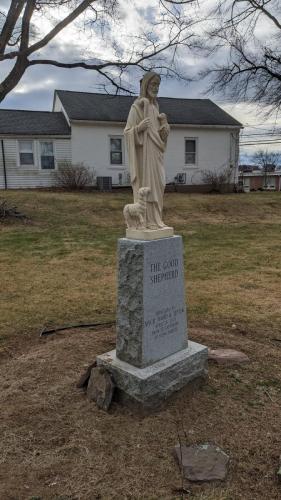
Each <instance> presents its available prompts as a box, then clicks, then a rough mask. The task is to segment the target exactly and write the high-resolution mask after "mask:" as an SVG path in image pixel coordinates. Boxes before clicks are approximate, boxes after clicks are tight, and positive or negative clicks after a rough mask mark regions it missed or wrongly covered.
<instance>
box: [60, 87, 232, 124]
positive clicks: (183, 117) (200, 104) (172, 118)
mask: <svg viewBox="0 0 281 500" xmlns="http://www.w3.org/2000/svg"><path fill="white" fill-rule="evenodd" d="M56 92H57V94H58V96H59V98H60V100H61V102H62V104H63V107H64V109H65V111H66V113H67V115H68V117H69V119H70V120H93V121H109V122H111V121H112V122H126V120H127V116H128V113H129V109H130V107H131V105H132V103H133V101H134V100H135V99H136V97H130V96H122V95H118V96H112V95H108V94H94V93H88V92H73V91H69V90H56ZM158 102H159V106H160V111H161V112H162V113H166V114H167V116H168V121H169V123H171V124H185V125H220V126H224V125H228V126H234V127H241V126H242V125H241V123H239V122H238V121H237V120H235V119H234V118H232V116H230V115H229V114H228V113H226V112H225V111H223V110H222V109H221V108H220V107H219V106H217V105H216V104H215V103H214V102H212V101H210V100H209V99H176V98H170V97H159V98H158Z"/></svg>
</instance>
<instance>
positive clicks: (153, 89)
mask: <svg viewBox="0 0 281 500" xmlns="http://www.w3.org/2000/svg"><path fill="white" fill-rule="evenodd" d="M159 85H160V80H159V78H157V76H154V77H153V78H151V80H150V82H149V83H148V85H147V96H148V97H149V98H150V99H155V97H157V94H158V90H159Z"/></svg>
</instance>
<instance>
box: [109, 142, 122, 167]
mask: <svg viewBox="0 0 281 500" xmlns="http://www.w3.org/2000/svg"><path fill="white" fill-rule="evenodd" d="M122 146H123V145H122V137H110V164H111V165H122V164H123V147H122Z"/></svg>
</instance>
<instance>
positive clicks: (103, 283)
mask: <svg viewBox="0 0 281 500" xmlns="http://www.w3.org/2000/svg"><path fill="white" fill-rule="evenodd" d="M2 195H3V196H5V198H6V199H7V200H8V201H9V202H10V203H11V204H16V205H17V207H18V208H19V209H20V210H21V211H22V212H24V213H26V214H27V215H28V216H29V217H30V218H31V223H28V224H24V223H22V222H20V221H17V222H4V223H0V276H1V288H0V317H1V322H0V361H1V366H0V372H1V376H2V379H3V383H2V389H1V396H0V405H1V408H2V410H1V411H2V412H3V415H2V416H1V423H0V429H1V435H2V436H3V439H2V443H1V444H0V447H2V449H1V457H0V483H1V485H0V498H1V499H2V498H3V500H9V499H11V500H12V499H15V500H17V499H19V500H22V499H23V500H25V499H27V500H31V499H33V500H35V498H36V499H38V500H39V499H40V500H46V499H50V500H51V499H52V500H53V499H56V500H66V499H68V500H74V499H83V500H84V499H89V500H92V499H95V498H97V499H98V498H100V499H107V498H116V499H123V498H124V499H125V498H126V499H127V498H132V499H135V498H140V499H141V498H144V499H154V498H155V499H158V498H161V499H162V498H163V499H165V498H167V499H170V498H180V494H179V493H177V488H179V487H180V485H181V479H180V474H179V471H178V468H177V466H176V464H175V462H174V459H173V457H172V456H171V448H172V447H173V445H174V444H176V442H177V439H178V438H177V435H178V432H181V433H182V434H183V439H186V436H187V437H188V442H191V443H192V442H206V441H208V442H215V443H216V444H218V445H219V446H221V447H223V448H224V449H225V450H226V451H227V452H228V453H229V454H230V456H231V470H230V473H229V476H228V478H227V481H226V482H225V483H221V484H216V485H213V484H212V485H194V484H187V485H185V486H186V488H187V490H190V493H189V494H186V495H185V498H196V499H202V500H203V499H209V500H232V499H242V500H248V499H249V500H258V499H260V498H265V499H268V500H272V499H275V498H276V499H277V498H281V486H279V485H278V482H277V479H276V469H277V467H278V458H279V455H280V454H281V442H280V439H279V434H280V413H281V406H280V405H281V363H280V361H281V342H278V341H276V340H272V339H276V338H280V340H281V312H280V306H281V284H280V282H281V194H280V193H251V194H245V195H220V196H211V195H187V194H179V193H169V194H166V195H165V215H164V220H165V222H166V223H167V224H168V225H171V226H173V227H174V228H175V232H176V234H181V235H182V236H183V240H184V251H185V271H186V294H187V304H188V314H189V326H190V336H191V338H192V339H193V340H195V341H199V342H202V343H205V344H206V345H208V346H209V347H212V348H215V347H232V348H236V349H241V350H243V351H244V352H246V354H248V355H249V357H250V358H251V363H250V364H248V365H243V366H242V365H241V366H238V367H231V368H222V367H216V366H213V365H210V375H209V379H208V382H207V383H206V384H205V385H204V386H203V387H202V388H201V389H200V390H199V391H196V392H194V394H190V391H188V390H186V391H181V393H180V394H178V395H176V396H175V397H174V398H172V399H171V401H169V403H168V405H167V407H166V408H165V409H164V410H163V411H161V412H160V413H158V414H156V415H151V416H147V417H145V418H140V417H138V416H137V415H135V414H133V413H130V412H128V411H127V410H125V409H124V408H120V407H119V406H118V405H116V404H114V405H113V406H112V408H111V410H110V413H109V414H104V413H102V412H100V411H98V410H97V409H96V408H95V407H94V405H92V404H90V403H89V402H87V400H86V398H85V396H84V395H83V394H82V393H80V392H79V391H78V390H77V389H75V383H76V381H77V378H79V374H80V372H81V371H83V367H84V366H85V365H87V364H89V363H90V362H91V361H92V360H93V359H94V358H95V356H96V355H97V354H100V353H102V352H105V351H107V350H110V349H112V348H113V347H114V343H115V333H114V328H112V329H105V328H104V329H102V328H101V329H100V330H91V329H89V330H88V331H85V330H69V331H68V332H65V333H62V334H59V335H55V336H53V337H50V338H48V339H42V338H41V339H40V338H39V336H38V335H39V332H40V330H41V329H42V327H43V326H44V325H48V326H53V325H54V326H55V325H64V324H73V323H81V322H85V323H89V322H100V321H102V322H103V321H108V320H109V321H110V320H114V318H115V300H116V271H115V268H116V240H117V238H119V237H122V236H123V235H124V223H123V217H122V208H123V206H124V205H125V204H126V203H128V202H129V201H130V200H131V194H130V193H126V192H119V193H113V194H111V193H108V194H107V193H104V194H100V193H99V194H97V193H77V194H76V193H59V192H47V191H45V192H44V191H42V192H41V191H40V192H39V191H35V192H33V191H9V192H7V193H4V192H2ZM267 495H268V496H267Z"/></svg>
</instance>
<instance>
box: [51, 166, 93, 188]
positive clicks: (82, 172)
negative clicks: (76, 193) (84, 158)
mask: <svg viewBox="0 0 281 500" xmlns="http://www.w3.org/2000/svg"><path fill="white" fill-rule="evenodd" d="M54 177H55V181H56V184H57V186H58V187H61V188H64V189H84V188H85V187H87V186H91V185H92V184H93V182H94V178H95V175H94V172H93V171H92V172H91V171H90V170H89V168H88V167H85V165H83V163H76V164H72V163H68V162H65V163H61V164H60V165H59V167H58V170H56V171H55V172H54Z"/></svg>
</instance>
